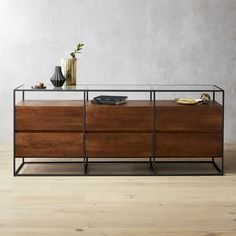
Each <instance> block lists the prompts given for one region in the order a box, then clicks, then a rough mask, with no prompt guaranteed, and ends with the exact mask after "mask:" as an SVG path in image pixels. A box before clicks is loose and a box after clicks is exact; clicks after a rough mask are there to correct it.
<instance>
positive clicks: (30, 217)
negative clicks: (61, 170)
mask: <svg viewBox="0 0 236 236" xmlns="http://www.w3.org/2000/svg"><path fill="white" fill-rule="evenodd" d="M225 155H226V161H225V164H226V175H225V176H223V177H221V176H212V177H210V176H202V177H152V176H151V177H13V176H12V146H11V145H6V144H5V145H0V236H10V235H11V236H12V235H14V236H15V235H17V236H31V235H32V236H42V235H46V236H49V235H50V236H51V235H52V236H74V235H96V236H100V235H101V236H110V235H115V236H118V235H119V236H121V235H122V236H124V235H125V236H126V235H128V236H131V235H132V236H136V235H137V236H139V235H142V236H144V235H145V236H149V235H161V236H162V235H163V236H170V235H175V236H189V235H190V236H222V235H227V236H229V235H230V236H231V235H232V236H235V235H236V146H226V152H225Z"/></svg>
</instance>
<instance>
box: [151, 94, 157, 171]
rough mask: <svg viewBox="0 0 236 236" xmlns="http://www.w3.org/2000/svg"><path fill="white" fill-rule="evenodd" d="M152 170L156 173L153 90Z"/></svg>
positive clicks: (154, 98) (154, 95) (154, 102)
mask: <svg viewBox="0 0 236 236" xmlns="http://www.w3.org/2000/svg"><path fill="white" fill-rule="evenodd" d="M152 148H153V150H152V158H153V163H152V170H153V174H154V175H156V160H155V159H156V92H155V91H154V92H153V130H152Z"/></svg>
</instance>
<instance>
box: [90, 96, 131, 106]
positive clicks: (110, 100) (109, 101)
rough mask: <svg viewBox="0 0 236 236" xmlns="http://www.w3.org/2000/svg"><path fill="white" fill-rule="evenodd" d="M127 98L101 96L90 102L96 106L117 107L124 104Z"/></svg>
mask: <svg viewBox="0 0 236 236" xmlns="http://www.w3.org/2000/svg"><path fill="white" fill-rule="evenodd" d="M127 98H128V97H127V96H105V95H101V96H98V97H95V98H94V99H93V100H92V103H96V104H106V105H119V104H123V103H126V99H127Z"/></svg>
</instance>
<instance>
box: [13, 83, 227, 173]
mask: <svg viewBox="0 0 236 236" xmlns="http://www.w3.org/2000/svg"><path fill="white" fill-rule="evenodd" d="M33 92H34V93H35V92H40V94H41V96H39V97H40V98H37V99H28V98H27V99H26V96H25V94H26V93H33ZM49 92H51V93H55V92H56V93H60V97H61V98H60V99H54V100H50V99H47V97H46V96H44V95H45V94H46V93H49ZM65 92H68V93H70V92H75V93H76V94H80V95H82V99H74V100H68V99H67V100H66V99H64V98H63V95H64V93H65ZM18 93H20V94H18ZM92 93H99V94H104V93H106V94H107V93H109V94H113V93H115V94H117V93H118V94H119V93H137V94H142V95H145V96H146V99H142V100H129V99H128V100H127V103H125V104H122V105H101V104H94V103H91V101H90V97H91V96H90V95H91V94H92ZM164 93H165V94H166V93H168V94H174V95H176V94H178V93H181V95H182V96H183V94H185V93H186V94H187V93H188V94H189V93H191V94H192V97H196V96H197V94H199V93H209V94H210V95H211V97H212V99H211V101H210V103H209V104H202V103H198V104H195V105H182V104H177V103H176V102H175V100H174V98H173V99H160V97H161V95H162V94H164ZM42 94H43V95H42ZM13 95H14V157H13V169H14V176H41V175H59V176H60V175H63V176H64V175H96V172H95V173H93V171H92V170H90V168H89V166H90V164H92V163H97V162H100V164H103V165H105V163H110V164H112V165H116V164H117V163H124V164H125V163H126V162H127V163H132V162H133V163H136V162H137V163H140V164H147V163H148V167H147V168H149V171H148V172H147V173H146V174H145V175H223V174H224V90H223V89H221V88H219V87H218V86H216V85H78V86H77V87H63V88H61V89H55V88H53V87H48V88H47V89H44V90H38V89H31V88H30V87H29V86H28V87H27V86H26V85H21V86H19V87H18V88H16V89H14V91H13ZM19 95H20V96H19ZM198 96H199V95H198ZM19 97H20V101H17V100H19ZM48 158H49V159H50V162H48V161H46V160H47V159H48ZM72 158H78V159H79V160H80V161H78V162H75V163H76V164H78V163H79V164H81V166H82V170H83V171H82V172H78V173H72V174H70V173H67V174H63V173H62V174H60V173H58V174H55V173H47V174H41V173H24V171H23V169H24V166H26V165H32V164H37V163H38V164H44V163H45V164H47V163H50V164H53V163H55V165H58V164H62V163H71V164H73V162H71V161H70V160H71V159H72ZM127 158H128V161H123V160H127ZM28 159H30V161H27V160H28ZM42 159H43V160H45V161H42ZM60 159H63V160H64V159H66V160H68V161H60ZM96 159H97V160H99V161H94V160H96ZM111 159H112V160H111ZM113 159H114V160H118V161H113ZM16 160H21V163H20V164H19V165H17V163H16ZM37 160H40V161H37ZM52 160H53V161H52ZM107 160H109V161H107ZM139 160H142V161H139ZM216 160H217V162H216ZM161 163H172V164H174V165H178V164H179V163H188V164H191V165H197V164H198V163H201V164H208V165H209V164H210V165H211V166H212V167H214V168H213V171H212V172H211V171H210V172H208V171H207V172H200V173H198V172H194V171H193V172H190V173H189V172H187V173H185V172H183V173H182V172H180V173H179V172H178V173H177V174H176V173H174V172H172V171H169V172H168V173H166V172H165V171H164V172H163V171H159V166H160V165H161ZM101 175H103V173H101ZM104 175H105V174H104ZM109 175H112V173H110V174H109ZM116 175H117V174H116ZM119 175H122V168H121V173H120V174H119ZM125 175H127V174H125ZM130 175H133V174H132V173H130Z"/></svg>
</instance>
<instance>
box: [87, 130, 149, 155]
mask: <svg viewBox="0 0 236 236" xmlns="http://www.w3.org/2000/svg"><path fill="white" fill-rule="evenodd" d="M86 148H87V149H86V153H87V156H88V157H150V156H151V152H152V135H151V134H144V133H143V134H134V133H88V134H87V137H86Z"/></svg>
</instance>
